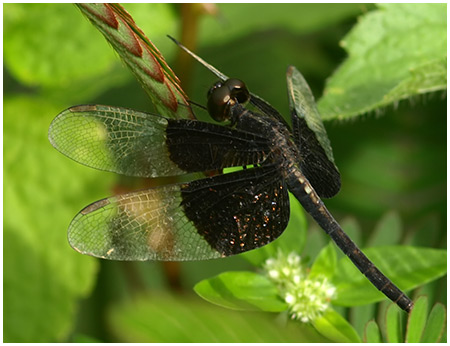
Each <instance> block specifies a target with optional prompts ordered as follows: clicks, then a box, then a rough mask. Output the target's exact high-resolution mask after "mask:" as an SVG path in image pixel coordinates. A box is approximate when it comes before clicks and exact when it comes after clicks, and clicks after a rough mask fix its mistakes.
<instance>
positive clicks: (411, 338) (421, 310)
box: [405, 296, 428, 343]
mask: <svg viewBox="0 0 450 346" xmlns="http://www.w3.org/2000/svg"><path fill="white" fill-rule="evenodd" d="M427 315H428V298H426V297H424V296H422V297H419V299H417V300H416V301H415V302H414V308H413V309H412V310H411V313H410V314H409V319H408V325H407V328H406V338H405V341H406V342H408V343H412V342H420V340H421V338H422V333H423V330H424V327H425V323H426V321H427Z"/></svg>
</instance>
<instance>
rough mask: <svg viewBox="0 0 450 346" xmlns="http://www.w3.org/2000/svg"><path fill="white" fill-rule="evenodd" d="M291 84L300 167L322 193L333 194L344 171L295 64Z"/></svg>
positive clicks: (289, 74)
mask: <svg viewBox="0 0 450 346" xmlns="http://www.w3.org/2000/svg"><path fill="white" fill-rule="evenodd" d="M287 86H288V95H289V107H290V110H291V116H292V127H293V135H294V140H295V142H296V144H297V146H298V148H299V150H300V154H301V157H302V160H301V162H300V168H301V170H302V172H303V174H304V175H305V176H306V178H308V180H309V182H310V183H311V185H312V186H313V187H314V189H315V190H316V192H317V193H318V194H319V196H321V197H332V196H334V195H335V194H337V193H338V192H339V189H340V187H341V178H340V174H339V171H338V169H337V167H336V165H335V164H334V158H333V151H332V149H331V144H330V140H329V139H328V136H327V133H326V130H325V127H324V126H323V122H322V119H321V117H320V114H319V111H318V110H317V107H316V103H315V101H314V97H313V95H312V93H311V89H310V88H309V86H308V84H307V83H306V81H305V79H304V77H303V76H302V74H301V73H300V72H299V71H298V70H297V69H296V68H295V67H294V66H289V68H288V71H287Z"/></svg>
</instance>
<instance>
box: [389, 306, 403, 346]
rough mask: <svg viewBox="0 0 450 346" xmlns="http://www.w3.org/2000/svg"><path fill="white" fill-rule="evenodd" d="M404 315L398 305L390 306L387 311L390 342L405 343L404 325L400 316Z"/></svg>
mask: <svg viewBox="0 0 450 346" xmlns="http://www.w3.org/2000/svg"><path fill="white" fill-rule="evenodd" d="M401 313H402V314H403V312H401V311H400V310H399V308H398V306H397V305H396V304H390V305H389V307H388V309H387V310H386V338H387V341H388V342H391V343H399V342H403V325H402V323H401V320H400V318H401V317H400V316H401V315H400V314H401Z"/></svg>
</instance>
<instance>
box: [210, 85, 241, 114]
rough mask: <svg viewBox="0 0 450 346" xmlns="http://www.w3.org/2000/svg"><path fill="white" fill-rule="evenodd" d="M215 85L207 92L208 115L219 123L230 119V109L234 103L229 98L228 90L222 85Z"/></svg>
mask: <svg viewBox="0 0 450 346" xmlns="http://www.w3.org/2000/svg"><path fill="white" fill-rule="evenodd" d="M217 84H218V83H216V84H215V85H214V86H213V87H212V88H211V89H209V92H208V104H207V108H208V113H209V115H211V117H212V118H213V119H214V120H216V121H219V122H222V121H226V120H228V119H230V117H231V115H230V107H231V106H232V105H233V104H234V103H235V101H234V100H233V99H232V98H231V95H230V89H229V88H228V87H227V86H225V85H223V86H217Z"/></svg>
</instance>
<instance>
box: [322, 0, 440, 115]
mask: <svg viewBox="0 0 450 346" xmlns="http://www.w3.org/2000/svg"><path fill="white" fill-rule="evenodd" d="M446 6H447V5H446V4H380V5H379V7H380V9H379V10H377V11H373V12H369V13H368V14H366V15H365V16H364V17H363V18H362V20H361V21H360V22H359V24H358V25H356V26H355V27H354V28H353V29H352V31H351V32H350V33H349V34H348V35H347V37H346V38H345V39H344V40H343V42H342V46H343V47H344V48H345V49H346V50H347V51H348V53H349V57H348V58H347V60H346V61H345V62H344V63H343V64H342V65H341V66H340V68H339V69H338V70H337V71H336V72H335V74H334V75H333V76H332V78H330V79H329V80H328V83H327V86H326V90H325V92H324V95H325V96H324V97H323V98H322V99H321V100H320V102H319V110H320V112H321V114H322V116H323V117H324V118H327V119H331V118H336V117H339V118H341V119H342V118H348V117H351V116H355V115H358V114H363V113H367V112H369V111H371V110H374V109H376V108H380V107H383V106H386V105H389V104H391V103H394V102H397V101H399V100H402V99H406V98H409V97H411V96H414V95H418V94H423V93H428V92H432V91H436V90H445V89H446V87H447V78H446V76H447V71H446V56H447V55H446V54H447V48H446V47H447V45H446V42H447V35H446V32H447V20H446V18H447V16H446V13H447V10H446V9H447V7H446ZM430 23H432V24H430Z"/></svg>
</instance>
